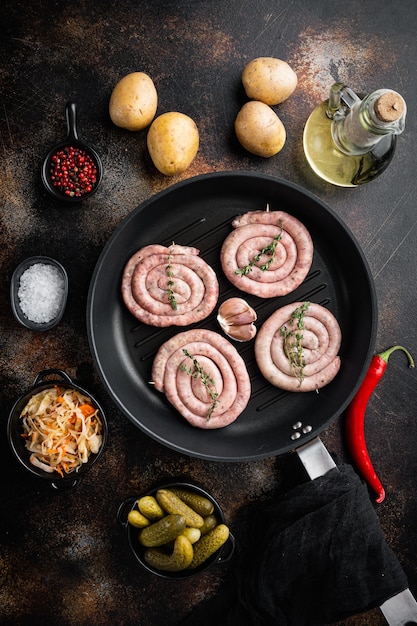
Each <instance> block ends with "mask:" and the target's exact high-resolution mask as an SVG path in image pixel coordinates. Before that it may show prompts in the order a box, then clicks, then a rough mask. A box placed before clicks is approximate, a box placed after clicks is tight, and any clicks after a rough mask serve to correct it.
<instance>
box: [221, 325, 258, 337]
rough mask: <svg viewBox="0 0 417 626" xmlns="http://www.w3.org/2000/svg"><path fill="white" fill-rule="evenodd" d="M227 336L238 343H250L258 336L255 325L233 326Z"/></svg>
mask: <svg viewBox="0 0 417 626" xmlns="http://www.w3.org/2000/svg"><path fill="white" fill-rule="evenodd" d="M225 332H226V331H225ZM226 334H227V335H228V336H229V337H231V338H232V339H235V340H236V341H250V340H251V339H253V338H254V337H255V335H256V326H255V324H253V323H250V324H241V325H240V326H236V325H235V324H233V325H232V326H229V330H228V332H227V333H226Z"/></svg>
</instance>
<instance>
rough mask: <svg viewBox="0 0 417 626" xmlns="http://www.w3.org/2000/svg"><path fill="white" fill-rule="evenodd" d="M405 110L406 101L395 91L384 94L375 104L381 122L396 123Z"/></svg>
mask: <svg viewBox="0 0 417 626" xmlns="http://www.w3.org/2000/svg"><path fill="white" fill-rule="evenodd" d="M404 110H405V102H404V99H403V98H402V97H401V96H400V94H398V93H396V92H395V91H388V92H387V93H384V94H382V96H380V97H379V98H378V100H377V101H376V102H375V113H376V116H377V117H378V119H380V120H381V122H395V121H396V120H398V119H400V117H401V116H402V114H403V113H404Z"/></svg>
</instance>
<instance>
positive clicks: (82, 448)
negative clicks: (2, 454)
mask: <svg viewBox="0 0 417 626" xmlns="http://www.w3.org/2000/svg"><path fill="white" fill-rule="evenodd" d="M20 417H21V419H22V424H23V433H22V437H23V438H24V439H25V443H26V448H27V449H28V450H29V451H30V452H31V455H30V462H31V463H32V464H33V465H35V466H36V467H39V468H40V469H42V470H44V471H45V472H48V473H53V472H58V474H59V475H60V476H61V477H63V476H64V475H65V474H70V473H71V472H78V471H79V470H80V468H81V467H82V465H83V464H84V463H87V461H88V459H89V457H90V454H97V453H98V452H99V450H100V448H101V445H102V443H103V423H102V420H101V418H100V416H99V411H98V409H97V408H96V407H95V406H94V405H93V402H92V401H91V399H90V398H89V397H88V396H86V395H84V394H82V393H80V391H78V390H76V389H73V388H69V389H60V388H59V386H58V385H55V386H54V387H51V388H48V389H44V390H42V391H40V392H38V393H36V394H34V395H33V396H32V397H31V398H30V400H29V402H28V403H27V404H26V406H25V408H24V409H23V411H22V412H21V416H20Z"/></svg>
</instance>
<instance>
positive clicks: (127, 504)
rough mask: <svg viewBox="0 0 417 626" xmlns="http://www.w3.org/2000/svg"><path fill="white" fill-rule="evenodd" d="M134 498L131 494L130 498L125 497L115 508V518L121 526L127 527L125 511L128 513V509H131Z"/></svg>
mask: <svg viewBox="0 0 417 626" xmlns="http://www.w3.org/2000/svg"><path fill="white" fill-rule="evenodd" d="M136 500H137V498H135V497H134V496H131V497H130V498H127V499H126V500H124V502H122V503H121V505H120V506H119V508H118V509H117V513H116V518H117V521H118V522H119V524H120V526H123V528H127V525H128V521H127V513H129V511H130V510H131V509H132V507H133V505H134V504H135V502H136Z"/></svg>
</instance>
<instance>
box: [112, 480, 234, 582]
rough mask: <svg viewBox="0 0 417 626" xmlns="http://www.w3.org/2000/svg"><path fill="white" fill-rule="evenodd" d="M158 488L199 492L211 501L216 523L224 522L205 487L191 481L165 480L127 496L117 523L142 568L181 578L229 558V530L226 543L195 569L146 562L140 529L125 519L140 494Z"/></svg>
mask: <svg viewBox="0 0 417 626" xmlns="http://www.w3.org/2000/svg"><path fill="white" fill-rule="evenodd" d="M158 489H186V490H187V491H191V492H194V493H197V494H199V495H200V496H203V497H205V498H208V500H210V502H212V504H213V507H214V510H213V514H214V515H215V516H216V519H217V523H218V524H225V517H224V514H223V511H222V509H221V508H220V505H219V504H218V502H217V501H216V500H215V499H214V498H213V496H212V495H210V494H209V493H208V492H207V491H206V490H205V489H203V488H201V487H199V486H197V485H195V484H192V483H188V482H165V483H161V484H158V485H157V486H155V487H153V488H152V489H150V490H149V491H147V492H145V493H142V494H141V495H140V496H138V497H131V498H127V500H125V501H124V502H122V503H121V504H120V506H119V509H118V511H117V520H118V522H119V524H120V525H121V526H122V527H123V528H125V530H126V534H127V539H128V542H129V546H130V549H131V551H132V553H133V555H134V556H135V557H136V559H137V561H138V562H139V563H140V565H141V566H142V567H143V568H144V569H146V570H147V571H148V572H150V573H151V574H155V575H156V576H159V577H160V578H170V579H180V580H182V579H185V578H191V577H192V576H196V575H197V574H200V573H201V572H203V571H205V570H206V569H208V568H209V567H212V566H214V565H219V564H221V563H226V562H227V561H229V560H230V559H231V557H232V556H233V553H234V549H235V538H234V536H233V535H232V533H231V532H229V538H228V539H227V541H226V543H224V544H223V545H222V546H221V547H220V548H219V549H218V550H217V551H216V552H215V553H214V554H212V555H211V556H210V557H209V558H208V559H207V560H206V561H204V563H202V564H201V565H200V566H198V567H196V568H195V569H185V570H182V571H179V572H168V571H162V570H158V569H155V568H154V567H152V566H151V565H149V563H147V562H146V561H145V558H144V552H145V549H146V548H145V547H144V546H143V545H142V544H141V543H140V542H139V538H138V537H139V532H140V529H139V528H135V527H134V526H132V525H131V524H129V522H128V521H127V516H128V514H129V512H130V511H133V510H138V505H137V503H138V500H140V498H141V497H142V496H155V494H156V492H157V491H158Z"/></svg>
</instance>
